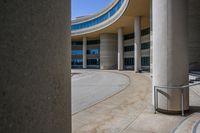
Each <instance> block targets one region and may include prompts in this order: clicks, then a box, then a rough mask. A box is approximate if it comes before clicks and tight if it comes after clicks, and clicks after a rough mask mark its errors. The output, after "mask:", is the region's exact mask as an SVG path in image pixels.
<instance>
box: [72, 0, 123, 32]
mask: <svg viewBox="0 0 200 133" xmlns="http://www.w3.org/2000/svg"><path fill="white" fill-rule="evenodd" d="M123 2H124V0H119V1H118V3H117V4H116V5H115V6H114V7H113V8H112V9H111V10H110V11H108V12H107V13H105V14H103V15H102V16H100V17H98V18H95V19H93V20H89V21H87V22H83V23H79V24H73V25H72V26H71V29H72V30H79V29H82V28H87V27H90V26H93V25H96V24H99V23H101V22H103V21H105V20H106V19H108V18H110V17H112V16H113V15H114V14H115V13H116V12H117V11H118V10H119V9H120V7H121V6H122V4H123Z"/></svg>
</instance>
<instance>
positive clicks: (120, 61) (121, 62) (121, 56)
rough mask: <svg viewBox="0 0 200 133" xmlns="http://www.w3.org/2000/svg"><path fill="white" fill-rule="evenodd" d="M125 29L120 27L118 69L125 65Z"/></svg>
mask: <svg viewBox="0 0 200 133" xmlns="http://www.w3.org/2000/svg"><path fill="white" fill-rule="evenodd" d="M123 41H124V38H123V29H122V28H119V29H118V70H123V66H124V48H123Z"/></svg>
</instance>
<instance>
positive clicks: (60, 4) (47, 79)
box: [0, 0, 71, 133]
mask: <svg viewBox="0 0 200 133" xmlns="http://www.w3.org/2000/svg"><path fill="white" fill-rule="evenodd" d="M70 5H71V4H70V0H59V1H56V0H42V1H35V0H26V1H25V0H14V1H7V0H6V1H5V0H4V1H2V0H1V1H0V10H1V12H0V16H1V17H0V29H1V30H0V40H1V44H0V60H1V61H0V73H1V74H0V85H1V87H0V117H1V119H0V132H1V133H70V132H71V90H70V88H71V87H70V86H71V85H70V84H71V81H70V79H71V72H70V69H71V65H70V64H71V62H70V59H71V52H70V51H71V45H70V43H71V40H70V33H71V31H70V23H71V20H70V10H71V9H70Z"/></svg>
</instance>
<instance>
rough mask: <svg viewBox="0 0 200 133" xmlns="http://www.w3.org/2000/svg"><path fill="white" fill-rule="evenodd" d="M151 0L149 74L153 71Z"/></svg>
mask: <svg viewBox="0 0 200 133" xmlns="http://www.w3.org/2000/svg"><path fill="white" fill-rule="evenodd" d="M152 1H153V0H150V19H149V20H150V75H151V76H152V72H153V24H152V23H153V20H152Z"/></svg>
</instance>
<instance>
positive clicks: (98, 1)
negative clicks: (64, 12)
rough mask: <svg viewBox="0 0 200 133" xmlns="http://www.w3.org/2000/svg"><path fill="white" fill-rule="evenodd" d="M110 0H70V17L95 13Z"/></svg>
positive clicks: (110, 0)
mask: <svg viewBox="0 0 200 133" xmlns="http://www.w3.org/2000/svg"><path fill="white" fill-rule="evenodd" d="M112 1H113V0H71V2H72V19H75V18H76V17H79V16H85V15H90V14H93V13H96V12H98V11H99V10H101V9H102V8H104V7H106V6H107V5H108V4H110V3H111V2H112Z"/></svg>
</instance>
